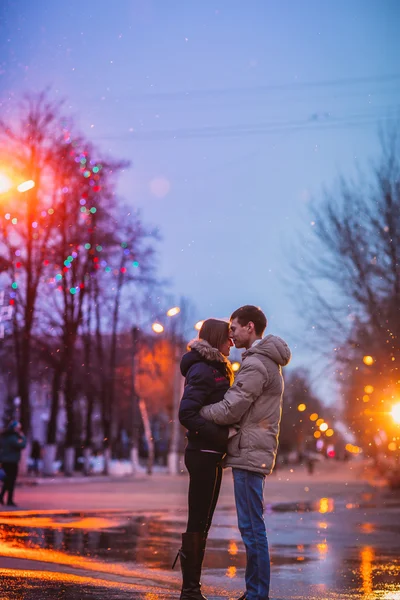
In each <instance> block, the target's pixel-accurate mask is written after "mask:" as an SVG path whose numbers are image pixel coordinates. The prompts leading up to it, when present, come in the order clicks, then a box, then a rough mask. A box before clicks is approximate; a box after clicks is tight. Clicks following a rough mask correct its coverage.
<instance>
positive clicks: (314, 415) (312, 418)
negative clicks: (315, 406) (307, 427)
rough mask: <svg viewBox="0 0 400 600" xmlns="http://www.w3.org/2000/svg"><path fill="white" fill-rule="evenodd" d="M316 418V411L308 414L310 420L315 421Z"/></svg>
mask: <svg viewBox="0 0 400 600" xmlns="http://www.w3.org/2000/svg"><path fill="white" fill-rule="evenodd" d="M317 419H318V413H313V414H312V415H310V421H316V420H317Z"/></svg>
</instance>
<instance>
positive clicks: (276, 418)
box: [178, 306, 291, 600]
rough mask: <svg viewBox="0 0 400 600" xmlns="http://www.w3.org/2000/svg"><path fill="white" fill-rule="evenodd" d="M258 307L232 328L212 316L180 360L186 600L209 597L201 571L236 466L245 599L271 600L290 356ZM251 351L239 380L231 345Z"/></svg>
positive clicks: (238, 315) (235, 317)
mask: <svg viewBox="0 0 400 600" xmlns="http://www.w3.org/2000/svg"><path fill="white" fill-rule="evenodd" d="M266 326H267V319H266V317H265V315H264V313H263V312H262V311H261V310H260V309H259V308H257V307H256V306H242V307H241V308H239V309H238V310H236V311H235V312H234V313H233V314H232V316H231V318H230V323H226V322H225V321H219V320H217V319H208V320H206V321H205V322H204V323H203V326H202V328H201V329H200V332H199V337H198V339H196V340H194V341H193V342H191V343H190V344H189V352H187V353H186V354H185V355H184V356H183V358H182V362H181V372H182V375H183V376H184V377H185V389H184V393H183V397H182V400H181V404H180V409H179V419H180V422H181V423H182V425H184V427H186V429H187V430H188V432H187V447H186V451H185V465H186V468H187V470H188V471H189V476H190V483H189V498H188V499H189V511H188V512H189V514H188V523H187V528H186V532H185V533H183V534H182V547H181V549H180V550H179V553H178V554H179V557H180V562H181V569H182V579H183V583H182V591H181V596H180V598H181V600H206V599H205V596H204V595H203V594H202V592H201V584H200V577H201V568H202V562H203V557H204V552H205V547H206V542H207V534H208V531H209V529H210V526H211V522H212V518H213V514H214V510H215V507H216V504H217V501H218V495H219V491H220V486H221V479H222V466H224V467H232V473H233V481H234V492H235V503H236V510H237V518H238V525H239V530H240V533H241V536H242V539H243V543H244V545H245V547H246V557H247V564H246V574H245V579H246V591H245V593H244V594H243V596H241V600H243V599H244V598H246V599H247V600H269V598H270V597H269V587H270V559H269V550H268V541H267V534H266V528H265V522H264V516H263V513H264V510H263V489H264V481H265V476H266V475H269V474H270V473H271V472H272V470H273V468H274V464H275V458H276V452H277V447H278V436H279V424H280V420H281V412H282V394H283V378H282V367H283V366H285V365H287V364H288V362H289V360H290V358H291V353H290V350H289V347H288V346H287V344H286V343H285V342H284V341H283V340H282V339H280V338H279V337H276V336H273V335H267V336H266V337H263V334H264V331H265V329H266ZM233 344H235V346H236V348H244V349H245V352H244V354H243V357H242V359H243V360H242V365H241V368H240V370H239V371H238V373H237V375H236V377H235V380H234V377H233V372H232V367H231V364H230V362H229V361H228V358H227V357H228V356H229V352H230V348H231V346H232V345H233Z"/></svg>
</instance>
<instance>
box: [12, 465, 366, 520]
mask: <svg viewBox="0 0 400 600" xmlns="http://www.w3.org/2000/svg"><path fill="white" fill-rule="evenodd" d="M21 483H22V485H20V486H19V487H18V489H17V490H16V502H17V504H18V505H19V508H20V510H24V511H30V512H34V511H38V510H39V511H41V510H47V511H51V510H65V511H84V512H87V511H91V512H92V511H107V510H121V511H134V512H136V511H138V512H139V511H165V510H175V511H178V512H180V511H185V510H186V503H187V490H188V476H187V475H186V474H185V475H168V474H164V473H155V474H153V475H143V474H140V475H137V476H135V477H132V476H130V477H118V478H115V477H98V476H96V477H88V478H87V477H76V478H75V477H72V478H70V477H69V478H64V477H60V478H54V479H50V480H47V479H39V480H38V481H37V482H35V483H31V484H29V483H28V482H27V481H26V480H24V481H22V482H21ZM344 489H346V496H352V495H356V494H358V493H360V491H361V492H364V491H365V492H370V491H372V488H371V486H370V484H369V483H368V481H366V478H365V474H364V466H363V464H362V463H356V462H354V463H350V464H349V463H347V464H343V463H329V464H327V465H323V466H321V467H320V468H319V469H317V470H316V472H315V473H314V475H309V474H308V473H307V471H306V469H305V468H304V467H290V468H288V469H281V470H280V471H278V472H277V473H276V474H275V475H271V476H270V477H267V479H266V482H265V492H264V499H265V503H266V505H268V504H273V503H288V502H317V501H319V500H320V499H321V498H324V497H332V498H335V497H340V496H342V495H343V491H344ZM219 506H220V508H223V509H234V495H233V482H232V474H231V470H230V469H227V470H226V471H225V472H224V477H223V481H222V488H221V495H220V500H219ZM4 508H6V507H4Z"/></svg>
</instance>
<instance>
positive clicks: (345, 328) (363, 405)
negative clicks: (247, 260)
mask: <svg viewBox="0 0 400 600" xmlns="http://www.w3.org/2000/svg"><path fill="white" fill-rule="evenodd" d="M399 141H400V138H399V130H398V129H397V130H396V131H386V132H384V133H382V134H381V155H380V159H379V160H378V161H377V163H376V164H371V165H370V166H369V168H368V171H367V172H366V173H359V174H358V177H357V178H356V179H352V180H350V179H348V180H346V179H341V180H340V181H339V182H338V183H337V185H336V186H335V187H334V188H333V189H332V190H331V191H329V192H326V193H325V195H324V198H323V199H322V200H321V199H319V200H318V202H316V203H314V204H313V205H312V207H311V218H312V224H313V227H312V233H311V234H310V235H308V236H307V237H306V238H305V239H304V240H303V243H302V247H303V255H302V261H301V263H300V264H297V265H296V269H297V271H298V273H300V278H301V281H300V283H299V287H300V289H301V294H299V296H298V297H303V298H304V299H305V306H303V307H302V312H303V314H304V313H305V314H308V315H310V322H309V325H310V326H311V325H312V327H313V331H317V333H318V334H319V336H318V339H319V348H321V342H322V343H323V346H322V347H323V348H324V352H325V356H328V357H329V360H330V362H331V363H334V364H335V366H336V369H337V371H336V372H337V376H338V380H339V382H340V385H341V390H342V397H343V401H344V408H345V417H346V421H347V423H348V425H349V427H350V429H351V431H352V432H353V433H354V434H355V436H356V438H357V440H359V441H360V443H361V444H362V445H363V446H364V448H365V449H367V450H368V449H371V448H373V447H374V446H376V445H380V444H381V443H384V446H385V450H386V451H388V448H389V450H390V449H395V447H396V444H393V440H396V429H395V425H394V423H393V420H392V419H391V416H390V411H391V408H392V406H393V404H394V403H395V402H396V401H397V402H399V400H400V372H399V362H400V155H399V149H400V147H399Z"/></svg>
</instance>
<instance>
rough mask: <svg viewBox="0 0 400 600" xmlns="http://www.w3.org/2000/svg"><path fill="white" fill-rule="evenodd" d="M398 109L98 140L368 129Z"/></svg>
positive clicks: (173, 138)
mask: <svg viewBox="0 0 400 600" xmlns="http://www.w3.org/2000/svg"><path fill="white" fill-rule="evenodd" d="M399 109H400V105H396V106H393V107H388V110H390V111H392V110H395V111H397V114H396V115H390V114H386V115H373V114H368V113H364V114H362V113H360V114H355V115H348V116H345V117H342V118H335V119H333V118H327V119H326V120H318V119H317V120H315V121H312V120H310V119H308V120H303V121H287V122H285V121H282V122H277V123H274V122H270V123H253V124H243V125H227V126H212V127H198V128H187V129H183V128H182V129H169V130H150V131H137V132H132V133H131V134H122V135H110V136H99V137H97V139H98V140H109V141H111V140H120V141H133V142H136V141H143V142H146V141H168V140H183V139H201V138H205V139H207V138H230V137H247V136H255V135H270V134H274V133H292V132H296V131H310V130H312V131H320V130H324V129H340V128H343V127H353V126H357V125H368V124H372V123H378V122H379V121H382V120H386V121H387V120H397V119H399V115H400V113H399Z"/></svg>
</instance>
